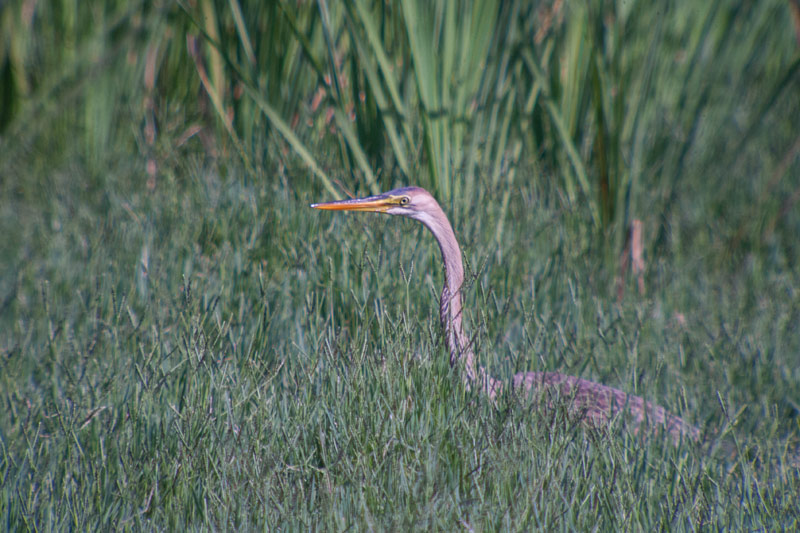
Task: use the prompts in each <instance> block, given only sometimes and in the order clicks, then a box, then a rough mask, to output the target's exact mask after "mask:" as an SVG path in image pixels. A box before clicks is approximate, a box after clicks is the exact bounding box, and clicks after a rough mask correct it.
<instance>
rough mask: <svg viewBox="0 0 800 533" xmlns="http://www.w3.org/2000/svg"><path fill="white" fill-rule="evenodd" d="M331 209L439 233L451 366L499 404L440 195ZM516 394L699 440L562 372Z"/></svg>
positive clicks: (612, 392) (344, 203)
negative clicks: (470, 330)
mask: <svg viewBox="0 0 800 533" xmlns="http://www.w3.org/2000/svg"><path fill="white" fill-rule="evenodd" d="M311 207H313V208H314V209H321V210H326V211H357V212H374V213H384V214H388V215H395V216H402V217H408V218H411V219H414V220H416V221H418V222H421V223H422V224H423V225H424V226H425V227H426V228H428V230H429V231H430V232H431V233H432V234H433V237H434V238H435V239H436V242H437V243H438V244H439V249H440V250H441V253H442V262H443V264H444V285H443V288H442V295H441V298H440V301H439V316H440V319H441V324H442V329H443V330H444V338H445V344H446V346H447V349H448V351H449V352H450V365H451V366H453V367H456V368H457V370H459V371H461V372H462V375H463V380H464V383H465V385H466V387H467V388H468V389H472V388H476V389H478V390H480V391H481V392H482V393H485V394H486V395H487V396H488V397H489V399H490V400H491V401H492V402H495V401H496V400H497V399H498V397H499V396H500V394H501V393H502V392H503V390H504V386H505V383H504V382H503V381H502V380H500V379H498V378H495V377H493V376H491V375H490V374H489V372H488V371H487V370H486V367H484V366H483V365H480V364H478V363H477V361H476V357H475V353H474V351H473V349H472V343H471V342H470V340H469V337H468V336H467V334H466V333H465V331H464V327H463V321H462V313H463V305H462V300H461V291H462V287H463V284H464V264H463V261H462V258H461V248H460V247H459V245H458V240H457V239H456V235H455V232H454V231H453V227H452V225H451V224H450V221H449V219H448V218H447V215H445V213H444V211H443V210H442V208H441V206H440V205H439V203H438V202H437V201H436V199H435V198H434V197H433V196H432V195H431V194H430V193H429V192H428V191H426V190H425V189H423V188H421V187H403V188H399V189H394V190H391V191H389V192H386V193H383V194H379V195H377V196H368V197H364V198H352V199H348V200H339V201H333V202H325V203H317V204H311ZM510 387H511V390H512V392H518V393H521V394H523V395H525V394H527V395H529V396H532V395H533V394H536V393H539V394H543V395H544V396H543V397H546V398H547V401H546V404H547V405H550V406H552V405H554V402H555V401H556V400H558V399H559V398H560V399H563V400H564V401H567V402H568V409H569V412H570V414H571V415H572V416H574V417H575V418H576V419H577V420H579V421H582V422H586V423H587V424H589V425H591V426H595V427H602V426H604V425H608V424H609V423H610V422H611V421H612V420H614V419H615V418H616V417H617V416H618V415H620V414H627V415H628V417H629V418H630V423H631V426H632V428H633V430H634V432H635V433H637V432H638V431H639V429H640V428H642V427H646V428H648V429H652V430H653V431H654V432H658V431H660V430H663V431H666V433H667V434H668V436H669V437H670V438H671V439H672V441H673V442H674V443H675V444H678V443H680V442H681V441H682V440H683V439H691V440H693V441H698V440H699V439H700V430H699V429H698V428H697V427H695V426H693V425H691V424H689V423H688V422H686V421H685V420H683V419H682V418H680V417H678V416H676V415H674V414H672V413H670V412H668V411H667V410H666V409H664V408H663V407H661V406H660V405H656V404H653V403H651V402H649V401H646V400H644V399H643V398H642V397H640V396H636V395H634V394H628V393H626V392H624V391H622V390H620V389H616V388H614V387H609V386H607V385H603V384H601V383H597V382H595V381H589V380H586V379H582V378H578V377H575V376H569V375H566V374H561V373H559V372H521V373H518V374H516V375H514V376H513V377H512V379H511V380H510Z"/></svg>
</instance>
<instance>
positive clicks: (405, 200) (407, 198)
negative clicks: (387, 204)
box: [400, 196, 411, 205]
mask: <svg viewBox="0 0 800 533" xmlns="http://www.w3.org/2000/svg"><path fill="white" fill-rule="evenodd" d="M410 201H411V199H410V198H409V197H408V196H403V197H402V198H400V205H406V204H408V202H410Z"/></svg>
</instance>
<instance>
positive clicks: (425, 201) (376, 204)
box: [311, 187, 441, 222]
mask: <svg viewBox="0 0 800 533" xmlns="http://www.w3.org/2000/svg"><path fill="white" fill-rule="evenodd" d="M311 207H313V208H314V209H324V210H328V211H369V212H373V213H387V214H389V215H399V216H404V217H409V218H413V219H416V220H420V221H423V222H424V221H425V218H427V217H428V216H430V214H431V213H436V212H437V211H439V212H440V211H441V208H439V204H438V203H436V200H434V199H433V196H431V195H430V193H428V191H426V190H425V189H422V188H420V187H403V188H401V189H394V190H392V191H389V192H386V193H383V194H379V195H377V196H367V197H366V198H351V199H348V200H339V201H336V202H325V203H320V204H311Z"/></svg>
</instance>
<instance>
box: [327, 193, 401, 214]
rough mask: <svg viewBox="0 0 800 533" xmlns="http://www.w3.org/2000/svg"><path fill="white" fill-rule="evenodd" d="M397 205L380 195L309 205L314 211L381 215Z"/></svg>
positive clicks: (392, 199)
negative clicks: (366, 212)
mask: <svg viewBox="0 0 800 533" xmlns="http://www.w3.org/2000/svg"><path fill="white" fill-rule="evenodd" d="M395 205H397V200H396V199H394V198H392V197H391V196H387V195H385V194H381V195H378V196H369V197H367V198H351V199H349V200H339V201H338V202H325V203H322V204H311V207H313V208H314V209H324V210H326V211H373V212H376V213H383V212H384V211H387V210H388V209H391V208H392V207H394V206H395Z"/></svg>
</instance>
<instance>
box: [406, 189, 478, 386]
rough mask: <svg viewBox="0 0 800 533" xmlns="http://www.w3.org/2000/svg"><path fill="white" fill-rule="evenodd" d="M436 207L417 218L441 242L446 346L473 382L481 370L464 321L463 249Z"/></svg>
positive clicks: (440, 304) (440, 313) (451, 361)
mask: <svg viewBox="0 0 800 533" xmlns="http://www.w3.org/2000/svg"><path fill="white" fill-rule="evenodd" d="M436 208H437V209H438V211H439V212H438V213H435V214H431V213H421V214H420V216H419V217H415V218H417V220H419V221H420V222H422V223H423V224H424V225H425V227H427V228H428V229H429V230H430V232H431V233H433V236H434V237H435V238H436V242H438V243H439V249H440V250H441V252H442V262H444V287H443V288H442V298H441V301H440V302H439V315H440V317H441V320H442V328H443V329H444V332H445V339H446V342H447V348H448V350H449V351H450V364H451V365H453V366H455V365H456V364H457V363H460V364H461V365H463V367H464V370H465V371H466V381H467V382H468V383H470V382H473V381H475V379H476V378H477V377H478V371H477V369H476V367H475V354H474V353H473V351H472V346H471V343H470V341H469V338H468V337H467V336H466V334H465V333H464V328H463V326H462V324H461V319H462V314H461V311H462V308H461V286H462V285H463V283H464V263H463V262H462V260H461V249H460V248H459V246H458V241H457V240H456V235H455V233H454V232H453V227H452V226H451V225H450V221H449V220H447V216H446V215H445V214H444V211H442V208H441V207H439V205H438V204H437V205H436Z"/></svg>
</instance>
